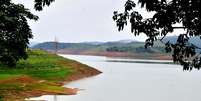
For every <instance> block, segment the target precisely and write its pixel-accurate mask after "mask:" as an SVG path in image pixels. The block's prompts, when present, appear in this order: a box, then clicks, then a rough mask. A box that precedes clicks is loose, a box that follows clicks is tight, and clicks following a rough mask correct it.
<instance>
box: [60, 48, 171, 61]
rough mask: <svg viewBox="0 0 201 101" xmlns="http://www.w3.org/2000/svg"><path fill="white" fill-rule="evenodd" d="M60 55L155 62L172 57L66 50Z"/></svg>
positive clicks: (150, 54)
mask: <svg viewBox="0 0 201 101" xmlns="http://www.w3.org/2000/svg"><path fill="white" fill-rule="evenodd" d="M59 53H60V54H72V55H95V56H107V57H121V58H131V59H154V60H171V59H172V57H171V56H170V55H167V54H161V53H129V52H107V51H100V52H99V51H88V50H87V51H82V50H73V49H72V50H71V49H64V50H59Z"/></svg>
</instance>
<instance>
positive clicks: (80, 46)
mask: <svg viewBox="0 0 201 101" xmlns="http://www.w3.org/2000/svg"><path fill="white" fill-rule="evenodd" d="M55 47H56V46H55V42H44V43H40V44H37V45H35V46H33V47H32V48H34V49H43V50H49V51H51V50H55ZM57 47H58V50H75V51H78V50H79V51H89V50H90V51H99V52H100V51H101V52H103V51H108V52H130V53H143V52H146V53H163V52H164V49H163V48H162V47H163V46H162V45H160V44H158V45H157V46H154V47H153V48H150V49H145V48H144V42H137V41H131V40H120V41H114V42H82V43H58V46H57Z"/></svg>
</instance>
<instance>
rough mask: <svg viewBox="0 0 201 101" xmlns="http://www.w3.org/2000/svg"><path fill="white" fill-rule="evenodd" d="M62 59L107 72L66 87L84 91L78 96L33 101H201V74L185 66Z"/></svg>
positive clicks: (40, 98) (83, 57)
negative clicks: (188, 70) (184, 70)
mask: <svg viewBox="0 0 201 101" xmlns="http://www.w3.org/2000/svg"><path fill="white" fill-rule="evenodd" d="M62 56H64V57H67V58H70V59H74V60H77V61H79V62H82V63H84V64H87V65H89V66H92V67H95V68H97V69H99V70H100V71H102V72H103V73H102V74H100V75H98V76H94V77H90V78H86V79H82V80H78V81H75V82H72V83H68V84H66V85H65V86H66V87H72V88H80V89H83V90H81V91H80V92H79V93H78V95H73V96H42V97H38V98H33V100H47V101H201V95H200V94H201V71H192V72H183V71H182V67H181V66H179V65H171V64H146V63H130V62H123V61H125V60H126V61H136V60H132V59H113V58H106V57H99V56H80V55H62ZM108 60H112V61H113V60H115V62H111V61H110V62H108ZM117 60H118V61H117ZM119 60H120V61H119ZM140 61H141V60H140ZM143 61H144V60H143ZM149 61H150V60H149ZM159 62H161V61H159ZM162 62H164V61H162Z"/></svg>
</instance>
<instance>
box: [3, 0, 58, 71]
mask: <svg viewBox="0 0 201 101" xmlns="http://www.w3.org/2000/svg"><path fill="white" fill-rule="evenodd" d="M53 1H54V0H35V9H36V10H38V11H41V10H42V8H43V7H44V6H46V5H48V6H49V5H50V3H51V2H53ZM27 19H29V20H38V16H36V15H34V14H32V13H31V12H30V11H29V9H27V8H25V7H24V6H23V5H22V4H14V3H12V1H11V0H0V62H1V63H3V64H6V65H8V66H11V67H13V66H15V65H16V63H17V61H19V60H20V59H26V58H27V57H28V56H27V52H26V50H27V48H28V44H29V39H30V38H32V37H33V35H32V32H31V29H30V27H29V25H28V23H27Z"/></svg>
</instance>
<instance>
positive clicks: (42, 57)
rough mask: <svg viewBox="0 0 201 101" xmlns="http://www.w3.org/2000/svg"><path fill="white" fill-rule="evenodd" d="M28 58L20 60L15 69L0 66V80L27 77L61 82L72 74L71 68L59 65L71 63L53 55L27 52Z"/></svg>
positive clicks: (41, 52) (39, 51)
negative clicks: (66, 62)
mask: <svg viewBox="0 0 201 101" xmlns="http://www.w3.org/2000/svg"><path fill="white" fill-rule="evenodd" d="M28 54H29V58H28V59H27V60H20V61H19V62H18V63H17V65H16V67H15V68H11V67H7V66H5V65H2V64H0V80H1V79H8V78H12V77H16V76H20V75H28V76H31V77H35V78H41V79H46V80H55V81H58V80H63V79H65V78H66V77H67V76H68V75H70V74H71V73H72V70H71V67H70V66H68V65H63V64H59V62H60V61H71V60H68V59H64V58H63V57H60V56H57V55H55V54H50V53H48V52H45V51H41V50H32V51H28Z"/></svg>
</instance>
